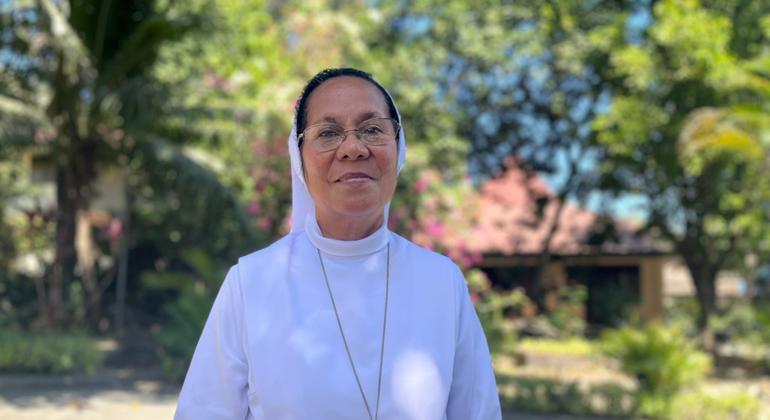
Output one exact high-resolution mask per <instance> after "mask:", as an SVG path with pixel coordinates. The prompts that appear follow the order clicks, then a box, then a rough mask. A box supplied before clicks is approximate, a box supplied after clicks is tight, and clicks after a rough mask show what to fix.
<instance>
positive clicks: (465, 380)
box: [447, 269, 502, 420]
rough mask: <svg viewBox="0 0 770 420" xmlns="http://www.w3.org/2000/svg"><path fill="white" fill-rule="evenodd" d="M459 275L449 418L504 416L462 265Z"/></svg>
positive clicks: (484, 419) (495, 419)
mask: <svg viewBox="0 0 770 420" xmlns="http://www.w3.org/2000/svg"><path fill="white" fill-rule="evenodd" d="M457 276H458V277H459V279H458V280H459V281H458V282H457V284H458V286H457V291H458V292H457V300H458V305H457V307H458V311H459V313H458V326H457V338H456V340H457V341H456V348H455V358H454V369H453V373H452V386H451V388H450V390H449V400H448V402H447V420H500V419H501V418H502V414H501V412H500V398H499V396H498V393H497V385H496V382H495V373H494V370H493V368H492V358H491V356H490V354H489V346H488V345H487V339H486V337H485V336H484V330H482V328H481V322H479V318H478V316H477V315H476V311H475V309H474V307H473V304H472V303H471V299H470V296H469V295H468V286H467V283H466V282H465V279H464V278H463V276H462V273H461V272H460V271H459V269H457Z"/></svg>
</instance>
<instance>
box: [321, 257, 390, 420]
mask: <svg viewBox="0 0 770 420" xmlns="http://www.w3.org/2000/svg"><path fill="white" fill-rule="evenodd" d="M316 251H318V261H320V262H321V271H322V272H323V275H324V281H325V282H326V290H328V291H329V299H330V300H331V302H332V308H333V309H334V316H335V317H336V318H337V326H338V327H339V329H340V335H341V336H342V342H343V344H345V352H346V353H347V354H348V361H349V362H350V367H351V368H352V369H353V375H354V376H355V377H356V383H357V384H358V390H359V391H360V392H361V398H363V400H364V405H365V406H366V412H367V413H368V414H369V419H370V420H377V419H378V418H379V415H380V389H381V386H382V360H383V355H384V354H385V326H386V325H387V324H388V291H389V290H388V289H389V287H390V243H388V249H387V259H386V263H385V311H384V312H385V313H384V315H383V317H382V339H381V340H380V368H379V371H378V374H377V402H376V406H375V411H374V417H372V410H371V408H370V407H369V401H368V400H367V399H366V394H365V393H364V387H363V386H362V385H361V379H360V378H359V377H358V371H357V370H356V365H355V364H354V363H353V356H351V354H350V346H348V340H347V338H346V337H345V332H344V331H343V330H342V322H341V321H340V314H339V312H338V311H337V304H336V303H335V302H334V295H333V294H332V288H331V286H330V285H329V277H328V276H327V275H326V267H325V266H324V260H323V258H322V257H321V250H320V249H318V248H316Z"/></svg>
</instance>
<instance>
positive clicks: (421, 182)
mask: <svg viewBox="0 0 770 420" xmlns="http://www.w3.org/2000/svg"><path fill="white" fill-rule="evenodd" d="M412 188H414V191H415V192H416V193H417V194H422V193H424V192H425V190H427V189H428V181H427V180H425V178H424V177H420V178H419V179H418V180H417V181H414V186H413V187H412Z"/></svg>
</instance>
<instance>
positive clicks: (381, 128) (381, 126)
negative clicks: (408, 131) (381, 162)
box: [357, 118, 398, 144]
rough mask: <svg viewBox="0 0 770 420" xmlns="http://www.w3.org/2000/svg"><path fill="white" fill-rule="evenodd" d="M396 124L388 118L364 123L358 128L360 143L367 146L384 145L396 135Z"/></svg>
mask: <svg viewBox="0 0 770 420" xmlns="http://www.w3.org/2000/svg"><path fill="white" fill-rule="evenodd" d="M397 126H398V123H397V122H396V121H394V120H392V119H390V118H376V119H371V120H368V121H364V122H363V123H362V124H361V125H359V126H358V130H357V131H358V135H359V137H360V138H361V141H363V142H365V143H367V144H385V143H387V142H389V141H391V140H393V138H394V137H395V135H396V129H397V128H396V127H397Z"/></svg>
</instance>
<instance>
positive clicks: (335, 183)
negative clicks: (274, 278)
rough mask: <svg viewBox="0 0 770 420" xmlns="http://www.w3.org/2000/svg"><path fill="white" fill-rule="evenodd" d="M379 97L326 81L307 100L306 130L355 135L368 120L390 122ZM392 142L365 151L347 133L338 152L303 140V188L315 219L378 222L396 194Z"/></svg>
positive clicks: (351, 83)
mask: <svg viewBox="0 0 770 420" xmlns="http://www.w3.org/2000/svg"><path fill="white" fill-rule="evenodd" d="M389 117H390V115H389V113H388V106H387V104H386V102H385V98H384V97H383V95H382V93H381V92H380V91H379V90H378V89H377V87H375V86H374V85H373V84H372V83H370V82H368V81H366V80H364V79H361V78H358V77H352V76H338V77H335V78H332V79H329V80H327V81H326V82H324V83H323V84H321V85H320V86H318V87H317V88H316V89H315V90H314V91H313V93H311V94H310V98H308V102H307V119H306V121H307V124H306V127H310V126H312V125H315V124H319V123H333V124H336V125H339V126H340V127H342V128H343V129H345V130H353V129H355V128H357V127H358V125H359V124H360V123H361V122H363V121H366V120H369V119H371V118H389ZM396 141H397V140H396V138H395V137H394V138H393V141H392V142H388V143H386V144H383V145H368V146H367V145H364V144H363V143H362V142H361V141H360V140H359V139H358V137H356V135H355V132H353V131H350V132H348V134H347V136H346V137H345V139H344V140H343V141H342V143H341V144H340V146H339V147H338V148H337V149H334V150H330V151H318V150H317V149H316V148H314V147H313V144H311V139H306V140H305V141H304V144H303V146H302V159H303V163H304V165H303V167H304V172H305V182H306V183H307V187H308V191H309V192H310V195H311V196H312V197H313V201H314V202H315V206H316V212H317V215H318V218H319V221H321V219H322V218H323V219H325V220H327V221H336V222H339V221H342V222H343V223H345V222H344V221H348V222H354V220H355V219H362V218H363V219H370V218H373V217H378V216H382V212H383V209H384V208H385V204H386V203H387V202H388V201H390V199H391V197H393V191H394V190H395V188H396V176H397V171H396V156H397V148H396Z"/></svg>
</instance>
